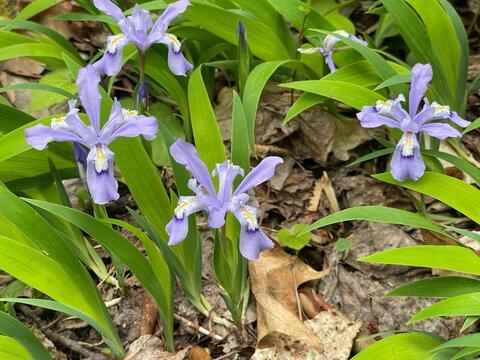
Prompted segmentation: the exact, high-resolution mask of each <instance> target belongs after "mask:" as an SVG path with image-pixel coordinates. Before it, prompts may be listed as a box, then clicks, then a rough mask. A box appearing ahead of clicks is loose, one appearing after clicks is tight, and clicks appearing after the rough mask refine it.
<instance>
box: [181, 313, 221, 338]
mask: <svg viewBox="0 0 480 360" xmlns="http://www.w3.org/2000/svg"><path fill="white" fill-rule="evenodd" d="M173 317H174V319H175V320H177V321H180V322H181V323H182V324H184V325H186V326H189V327H191V328H192V329H195V330H197V331H198V332H200V333H202V334H204V335H207V336H210V337H211V338H212V339H214V340H217V341H222V340H223V337H221V336H220V335H217V334H215V333H214V332H211V331H210V330H208V329H205V328H204V327H202V326H200V325H198V324H197V323H194V322H192V321H190V320H188V319H185V318H184V317H183V316H180V315H178V314H173Z"/></svg>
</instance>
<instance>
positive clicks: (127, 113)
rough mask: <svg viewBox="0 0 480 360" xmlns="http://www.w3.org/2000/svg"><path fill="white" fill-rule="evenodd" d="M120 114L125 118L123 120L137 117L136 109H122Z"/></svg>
mask: <svg viewBox="0 0 480 360" xmlns="http://www.w3.org/2000/svg"><path fill="white" fill-rule="evenodd" d="M122 115H123V117H124V118H125V120H137V119H138V111H137V110H129V109H122Z"/></svg>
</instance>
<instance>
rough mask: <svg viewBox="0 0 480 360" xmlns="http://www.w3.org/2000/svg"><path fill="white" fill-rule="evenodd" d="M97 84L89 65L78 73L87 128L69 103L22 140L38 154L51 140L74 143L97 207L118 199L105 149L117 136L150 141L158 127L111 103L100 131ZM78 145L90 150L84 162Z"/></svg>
mask: <svg viewBox="0 0 480 360" xmlns="http://www.w3.org/2000/svg"><path fill="white" fill-rule="evenodd" d="M99 82H100V77H99V75H98V73H97V72H96V71H95V69H94V68H93V66H92V65H89V66H87V67H86V68H83V69H80V71H79V72H78V80H77V85H78V95H79V97H80V100H81V101H82V105H83V107H84V108H85V110H86V112H87V115H88V118H89V120H90V125H86V124H84V123H83V122H82V121H81V120H80V118H79V117H78V109H76V108H75V102H74V101H70V102H69V107H70V111H69V112H68V113H67V115H65V116H63V117H59V118H52V120H51V126H50V127H48V126H45V125H42V124H39V125H36V126H33V127H31V128H28V129H25V139H26V141H27V143H28V144H30V145H32V146H33V147H34V148H36V149H38V150H42V149H44V148H45V147H46V146H47V144H48V143H49V142H50V141H52V140H56V141H72V142H74V150H75V157H76V160H77V162H78V163H79V166H80V163H81V167H80V169H81V170H82V169H83V168H85V167H86V182H87V186H88V190H89V192H90V194H91V196H92V199H93V201H94V202H95V203H97V204H105V203H107V202H109V201H112V200H116V199H118V196H119V195H118V192H117V189H118V183H117V181H116V180H115V177H114V169H113V158H114V154H113V152H112V151H111V150H110V149H109V148H108V145H109V144H110V143H111V142H112V141H113V140H115V139H116V138H118V137H121V136H123V137H135V136H139V135H143V136H144V137H145V138H146V139H153V138H154V137H155V134H156V133H157V130H158V124H157V120H156V119H155V118H154V117H147V116H139V115H138V114H137V113H136V111H132V110H126V109H122V108H121V106H120V103H118V102H117V101H116V100H115V101H114V102H113V105H112V110H111V112H110V116H109V119H108V121H107V122H106V123H105V125H104V127H103V128H102V129H100V105H101V101H102V98H101V96H100V91H99V90H98V84H99ZM82 145H83V146H85V147H86V148H88V149H90V151H89V152H88V155H87V156H86V158H85V150H84V149H83V148H82ZM80 175H81V176H82V174H80ZM82 177H83V176H82Z"/></svg>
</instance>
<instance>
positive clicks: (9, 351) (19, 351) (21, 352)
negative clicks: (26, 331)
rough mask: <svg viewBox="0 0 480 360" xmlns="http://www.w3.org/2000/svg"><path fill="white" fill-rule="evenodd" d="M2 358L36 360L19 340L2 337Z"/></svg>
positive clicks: (8, 359)
mask: <svg viewBox="0 0 480 360" xmlns="http://www.w3.org/2000/svg"><path fill="white" fill-rule="evenodd" d="M0 358H1V359H2V360H34V359H33V358H32V357H31V356H30V353H29V352H28V351H27V350H26V349H25V347H23V346H22V344H21V343H20V342H19V341H18V340H16V339H13V338H11V337H8V336H1V335H0Z"/></svg>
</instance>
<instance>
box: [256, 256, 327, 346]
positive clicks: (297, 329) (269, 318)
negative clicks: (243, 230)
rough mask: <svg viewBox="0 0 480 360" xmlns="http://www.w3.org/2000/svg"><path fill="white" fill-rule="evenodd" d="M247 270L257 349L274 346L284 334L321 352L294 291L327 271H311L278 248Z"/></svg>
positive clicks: (318, 341)
mask: <svg viewBox="0 0 480 360" xmlns="http://www.w3.org/2000/svg"><path fill="white" fill-rule="evenodd" d="M248 267H249V272H250V276H251V281H252V292H253V294H254V295H255V299H256V300H257V322H258V348H266V347H272V346H275V344H276V338H277V337H278V334H285V335H288V336H290V337H292V338H294V339H297V340H302V341H304V342H306V343H308V344H309V345H310V346H311V347H313V348H315V349H316V350H318V351H320V352H321V351H322V345H321V341H320V339H319V338H318V337H317V336H316V335H315V334H314V333H313V331H311V330H310V329H308V328H307V327H306V326H305V324H304V323H303V322H302V321H301V319H300V316H301V314H299V312H300V313H301V309H299V304H298V301H297V300H298V293H297V288H298V286H299V285H300V284H302V283H305V282H307V281H309V280H314V279H319V278H321V277H322V276H324V275H325V274H326V273H327V271H316V270H314V269H312V268H311V267H310V266H308V265H306V264H305V263H303V262H302V261H301V260H299V259H298V258H296V257H294V256H291V255H288V254H287V253H286V252H285V251H284V250H283V249H281V248H280V247H275V248H274V249H273V250H267V251H264V252H263V253H262V255H261V257H260V259H259V260H258V261H252V262H249V266H248Z"/></svg>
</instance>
